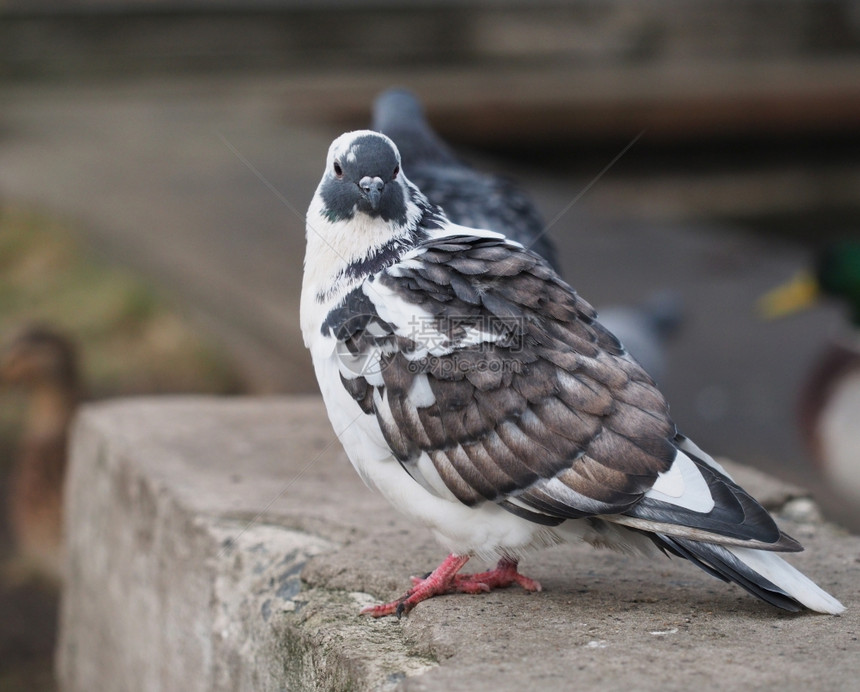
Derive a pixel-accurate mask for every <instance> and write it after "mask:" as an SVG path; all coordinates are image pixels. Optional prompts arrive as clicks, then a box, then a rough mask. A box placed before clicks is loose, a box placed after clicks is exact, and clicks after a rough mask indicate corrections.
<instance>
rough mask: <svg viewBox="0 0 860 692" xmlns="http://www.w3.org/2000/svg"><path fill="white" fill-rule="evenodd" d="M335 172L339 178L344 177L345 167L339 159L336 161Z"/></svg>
mask: <svg viewBox="0 0 860 692" xmlns="http://www.w3.org/2000/svg"><path fill="white" fill-rule="evenodd" d="M334 174H335V175H336V176H337V177H338V178H341V177H343V168H341V167H340V163H339V162H338V161H335V162H334Z"/></svg>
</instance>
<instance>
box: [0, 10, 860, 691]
mask: <svg viewBox="0 0 860 692" xmlns="http://www.w3.org/2000/svg"><path fill="white" fill-rule="evenodd" d="M390 86H403V87H408V88H409V89H411V90H412V91H414V92H415V93H416V94H417V95H418V96H419V97H420V98H421V99H422V101H423V102H424V104H425V107H426V110H427V114H428V117H429V120H430V122H431V123H432V124H433V126H434V127H435V128H436V130H437V131H438V132H439V133H440V135H441V136H442V137H444V138H445V139H446V140H447V141H448V142H449V143H451V144H452V146H454V147H455V148H456V150H457V151H458V152H459V153H460V154H462V156H463V157H464V158H465V159H466V160H468V161H469V162H471V163H472V164H474V165H475V166H476V167H478V168H481V169H483V170H488V171H494V172H497V173H503V174H506V175H508V176H510V177H512V178H514V179H515V180H517V181H518V182H519V184H520V185H521V186H522V187H523V188H524V189H525V190H526V191H527V192H528V193H529V194H530V195H531V196H532V197H533V198H534V199H535V200H536V202H537V204H538V206H539V207H540V210H541V212H542V213H543V215H544V217H545V218H546V219H547V221H548V222H549V223H550V231H549V235H550V237H551V239H552V241H553V242H554V243H555V244H556V246H557V248H558V251H559V257H560V263H561V265H562V271H563V274H564V276H565V278H567V280H568V281H569V282H570V283H571V284H572V285H573V286H574V287H575V288H576V289H577V290H578V291H579V293H580V294H582V295H583V296H584V297H585V298H586V299H588V300H589V301H590V302H592V303H593V304H595V305H596V306H597V307H598V309H601V310H602V309H607V310H608V309H609V308H612V307H614V306H619V305H620V306H627V307H633V308H635V307H637V306H640V305H642V304H643V303H645V302H647V301H648V300H649V297H650V296H653V295H654V294H656V293H658V292H668V294H669V295H670V296H673V300H674V301H675V304H676V305H677V306H678V309H679V311H680V313H679V315H680V317H681V321H680V325H679V327H678V329H677V331H676V332H675V334H674V335H673V336H672V338H671V339H670V340H668V341H667V342H666V344H665V353H664V356H665V363H666V369H665V374H664V375H663V377H662V378H661V380H662V381H661V385H662V389H663V390H664V392H665V393H666V395H667V397H668V399H669V401H670V402H671V405H672V412H673V414H674V417H675V419H676V421H677V422H678V424H679V426H680V428H681V430H682V431H684V432H685V433H686V434H687V435H688V436H690V437H692V438H693V439H695V440H696V441H697V442H698V444H700V445H701V446H702V447H704V448H705V449H708V450H709V451H710V452H712V453H713V454H715V455H722V456H727V457H731V458H733V459H734V460H736V461H739V462H742V463H746V464H749V465H753V466H756V467H758V468H760V469H762V470H764V471H766V472H768V473H771V474H773V475H775V476H777V477H780V478H782V479H785V480H788V481H791V482H794V483H797V484H798V485H801V486H804V487H807V488H811V489H812V490H813V492H814V493H815V496H816V498H817V499H818V500H819V502H820V504H821V506H822V508H823V510H824V511H825V513H826V514H827V515H828V516H829V517H831V518H833V519H835V520H837V521H839V522H840V523H842V524H843V525H844V526H846V527H849V528H851V529H854V530H856V529H858V527H860V500H852V499H851V498H850V497H849V496H848V494H847V493H846V492H845V491H844V489H840V488H839V487H833V484H832V483H828V482H827V474H826V473H822V467H821V465H820V464H819V465H816V464H814V463H813V454H812V453H811V451H810V450H809V448H808V447H807V446H805V445H804V442H803V439H802V437H801V434H800V430H801V427H802V425H801V421H800V420H799V417H798V409H799V406H800V400H801V396H802V391H803V388H804V386H805V385H804V383H806V382H808V381H809V378H810V377H811V376H812V375H811V373H812V372H813V371H814V369H815V368H816V363H817V362H818V361H819V359H820V358H821V357H822V354H824V353H826V351H827V349H828V344H831V343H832V342H833V341H834V339H839V338H842V337H840V335H843V334H849V333H851V330H852V326H851V325H850V323H849V319H848V318H849V311H848V310H847V309H846V305H845V304H844V302H842V303H840V302H839V301H830V302H822V303H820V304H819V305H817V306H816V307H815V308H813V309H811V310H808V311H806V312H803V313H800V314H797V315H794V316H790V317H786V318H784V319H780V320H766V319H763V318H762V316H761V314H760V311H759V310H758V309H757V301H758V299H759V297H760V296H761V295H763V294H764V293H765V292H767V291H768V290H769V289H771V288H773V287H774V286H776V285H778V284H780V283H782V282H784V281H786V280H788V279H789V278H790V277H791V276H792V275H794V274H795V273H796V272H797V271H798V270H800V269H803V268H811V267H813V266H814V263H815V257H816V256H817V253H818V252H819V251H820V250H821V248H822V247H823V246H826V245H827V244H828V243H830V242H831V241H833V240H834V239H838V238H842V239H844V238H849V239H850V238H854V239H857V238H860V5H858V4H857V3H855V2H851V1H850V0H843V1H838V0H786V1H783V2H777V1H764V0H746V1H737V2H730V1H728V0H722V1H718V0H708V1H703V2H696V3H687V2H657V3H648V4H647V5H645V4H644V3H637V2H633V1H630V0H628V1H621V0H619V1H613V0H588V1H586V0H570V1H568V2H562V1H560V0H558V1H554V2H551V1H543V0H537V1H533V2H525V1H524V0H519V1H518V0H496V1H493V0H483V1H482V2H467V1H466V0H460V1H457V0H435V1H434V0H422V1H420V2H403V1H399V2H398V1H395V0H353V1H352V2H347V1H346V0H326V1H322V2H309V1H307V0H246V1H244V2H239V1H238V0H208V1H207V0H149V1H146V0H129V1H123V0H90V1H89V2H87V1H83V0H78V1H75V0H67V1H66V2H58V1H56V2H49V1H41V2H40V1H38V0H29V1H28V0H17V1H16V0H0V340H2V342H3V343H4V344H5V346H4V350H3V355H2V357H0V381H2V382H0V387H2V389H0V493H2V495H0V496H2V498H3V500H2V501H0V502H2V507H0V508H2V512H0V514H2V516H3V520H2V521H0V557H2V559H3V562H4V569H3V571H2V573H0V690H24V689H27V690H38V689H44V690H50V689H53V682H52V680H53V678H52V674H51V656H52V654H51V652H52V647H53V632H54V627H55V622H54V620H55V617H56V583H57V576H56V567H55V565H54V566H52V556H53V560H54V562H55V561H56V538H55V537H52V534H51V530H50V527H51V526H52V524H51V522H52V521H54V522H55V523H56V521H57V520H56V518H55V519H51V517H52V516H54V515H53V514H52V512H53V513H54V514H56V511H57V507H56V504H57V502H58V500H57V499H56V498H57V497H58V496H57V492H56V491H57V487H58V485H59V484H60V483H61V476H62V474H61V471H62V464H63V463H64V460H63V458H62V450H63V449H64V445H65V440H66V435H67V433H68V424H69V421H70V420H71V419H72V418H73V415H74V410H75V408H76V406H77V405H78V403H79V402H80V401H83V400H91V399H102V398H107V397H114V396H125V395H136V394H151V393H176V392H205V393H216V394H236V393H249V394H269V393H310V392H316V383H315V381H314V378H313V374H312V370H311V367H310V360H309V358H308V357H307V354H306V352H305V350H304V348H303V346H302V343H301V336H300V332H299V326H298V297H299V291H300V285H301V271H302V266H301V260H302V256H303V253H304V213H305V210H306V208H307V205H308V202H309V201H310V198H311V195H312V194H313V190H314V189H315V187H316V184H317V182H318V180H319V177H320V175H321V173H322V169H323V165H324V161H325V154H326V151H327V148H328V145H329V143H330V141H331V140H332V139H333V138H334V137H335V136H337V135H338V134H340V133H341V132H343V131H344V130H347V129H356V128H360V127H366V126H367V125H368V124H369V118H370V108H371V104H372V101H373V99H374V97H375V96H376V95H377V94H378V93H379V92H380V91H381V90H383V89H385V88H387V87H390ZM639 135H641V136H640V137H639V139H637V140H636V142H635V144H634V145H633V146H631V147H629V149H627V150H626V151H625V148H626V147H628V145H629V144H630V143H631V142H632V141H633V140H634V139H635V138H636V137H637V136H639ZM622 152H624V154H623V156H621V157H620V158H618V156H619V154H621V153H622ZM616 159H617V160H616ZM613 161H615V163H614V164H613V165H611V166H610V167H608V168H607V166H609V164H610V163H611V162H613ZM406 173H407V175H408V173H409V171H408V170H407V171H406ZM583 193H584V194H583ZM858 367H860V366H858ZM849 415H853V413H851V414H849ZM857 418H858V422H860V411H858V412H857ZM805 423H806V424H808V425H809V424H811V423H810V421H809V420H807V421H806V422H805ZM58 450H60V451H58ZM858 463H860V462H858ZM58 479H60V480H58ZM22 497H23V498H25V499H26V501H24V500H22V499H21V498H22ZM27 498H29V499H27ZM28 503H29V504H28ZM40 503H41V504H40ZM52 503H53V505H52ZM7 517H8V519H7ZM46 527H47V528H46ZM16 545H17V547H15V546H16ZM46 555H47V559H46Z"/></svg>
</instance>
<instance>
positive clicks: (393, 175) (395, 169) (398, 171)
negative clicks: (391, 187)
mask: <svg viewBox="0 0 860 692" xmlns="http://www.w3.org/2000/svg"><path fill="white" fill-rule="evenodd" d="M399 173H400V166H395V167H394V173H392V174H391V179H392V180H394V179H395V178H396V177H397V175H398V174H399Z"/></svg>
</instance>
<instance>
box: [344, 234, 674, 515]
mask: <svg viewBox="0 0 860 692" xmlns="http://www.w3.org/2000/svg"><path fill="white" fill-rule="evenodd" d="M425 247H426V249H425V251H424V252H423V254H421V255H420V260H421V261H420V262H407V263H403V264H401V265H395V267H394V268H393V270H392V271H386V272H383V273H381V274H380V275H379V276H378V279H377V280H378V281H379V282H380V283H381V284H382V285H383V286H385V287H386V288H387V289H389V290H392V291H393V292H394V293H395V294H396V295H398V296H399V297H400V298H401V299H402V300H403V301H404V302H405V303H406V304H412V305H414V306H420V308H421V310H423V311H426V312H427V313H429V314H430V316H431V324H429V325H428V324H424V325H421V327H420V330H425V334H424V336H426V330H428V329H430V330H432V331H433V333H434V335H435V336H437V337H438V335H444V337H445V340H443V343H444V345H445V346H446V347H447V348H446V349H445V350H444V351H443V352H442V355H436V356H433V355H431V356H426V357H424V358H420V359H417V358H414V354H415V353H417V352H420V346H421V345H420V343H418V344H416V343H415V340H416V339H417V340H419V341H420V339H421V338H422V335H421V334H420V333H418V334H411V335H408V336H404V334H405V333H406V331H407V330H405V329H404V325H403V324H398V325H393V326H392V327H391V329H396V330H398V342H399V345H400V350H399V351H398V352H397V353H395V354H393V356H392V357H391V361H390V363H388V364H387V366H386V367H385V368H384V369H383V370H382V373H381V374H382V379H383V382H384V392H385V399H384V402H385V403H387V407H388V408H389V411H381V410H379V408H380V406H375V407H374V411H375V412H376V414H377V418H378V420H379V423H380V425H381V427H382V430H383V434H384V435H385V437H386V439H387V440H388V442H389V444H390V445H391V447H392V449H393V450H394V453H395V455H396V456H397V458H398V459H400V460H401V463H403V464H404V466H405V467H406V468H407V470H409V471H410V473H412V474H413V475H414V474H415V473H416V472H417V470H416V468H415V465H416V462H417V460H418V458H419V456H420V455H421V454H422V453H427V454H428V455H429V457H430V459H431V461H432V462H433V465H434V467H435V468H436V470H437V472H438V473H439V476H440V477H441V478H442V480H443V482H444V483H445V485H446V486H447V487H448V488H449V489H450V490H451V492H452V493H453V494H454V495H455V496H456V497H457V498H458V499H459V500H461V501H462V502H464V503H466V504H469V505H472V504H475V503H479V502H482V501H487V500H489V501H495V502H500V503H502V506H506V504H505V502H504V501H505V498H507V497H509V496H514V497H517V498H518V499H519V500H520V501H521V502H525V503H526V504H527V505H531V506H533V507H534V508H535V509H536V510H537V511H540V512H547V513H550V514H554V515H556V516H559V517H571V516H583V515H587V514H590V513H595V512H601V513H606V512H610V511H616V512H617V511H621V510H623V509H626V508H627V507H629V506H631V505H632V504H634V503H635V502H636V501H637V500H639V499H640V498H641V496H642V494H643V493H644V492H645V491H647V490H648V488H650V486H651V485H652V484H653V482H654V480H655V479H656V477H657V474H658V473H660V472H661V471H664V470H666V469H667V468H668V467H669V465H670V463H671V461H672V459H673V457H674V454H675V448H674V447H673V445H672V443H671V440H672V438H673V437H674V435H675V428H674V425H673V424H672V422H671V420H670V419H669V417H668V410H667V406H666V404H665V401H664V400H663V397H662V396H661V395H660V394H659V392H658V391H657V390H656V388H655V387H654V383H653V382H652V381H651V379H650V378H649V377H648V375H647V374H645V373H644V371H642V370H641V368H639V367H638V366H637V365H636V364H635V363H633V362H631V361H629V360H628V359H626V358H625V357H624V351H623V348H622V347H621V345H620V344H619V343H618V341H617V340H616V339H615V337H614V336H612V335H611V334H610V333H609V332H607V331H606V330H604V329H603V328H602V327H601V326H600V325H599V324H598V323H596V322H595V321H594V317H595V313H594V310H593V309H592V308H591V306H590V305H589V304H588V303H586V302H585V301H583V300H582V299H581V298H579V297H578V296H577V295H576V294H575V293H574V292H573V291H572V290H571V289H570V288H569V287H568V286H567V285H566V284H564V282H562V281H561V280H560V279H559V278H558V277H557V276H556V275H555V274H554V273H553V272H552V271H551V270H550V269H549V268H548V267H547V266H546V265H545V264H544V263H543V262H542V260H541V259H540V258H538V257H537V256H536V255H533V254H531V253H529V252H525V251H519V252H517V251H512V250H511V248H510V246H505V245H504V244H503V241H500V240H495V239H484V238H466V237H458V238H451V239H446V240H444V241H435V242H433V241H431V242H429V243H428V244H426V246H425ZM357 300H358V299H357ZM360 302H361V303H362V307H363V308H365V309H366V308H367V305H366V302H365V300H364V299H361V301H360ZM380 322H381V321H380ZM386 326H387V325H386ZM469 329H472V330H473V331H474V330H476V329H478V330H481V331H482V332H484V333H485V334H486V335H487V337H486V338H487V341H485V342H484V343H481V344H479V345H464V344H463V343H462V340H463V339H464V337H465V335H466V333H467V330H469ZM420 330H419V331H420ZM352 338H354V339H357V340H359V342H360V340H361V338H362V337H361V335H360V334H358V335H356V334H353V335H352ZM436 343H437V345H438V341H437V342H436ZM359 346H360V344H359ZM410 352H411V353H412V354H413V359H412V360H410V359H409V358H408V357H407V355H408V354H410ZM436 352H437V353H439V352H440V351H439V350H438V349H437V351H436ZM405 354H406V355H405ZM416 377H426V378H427V383H428V384H429V387H430V390H431V391H432V393H433V397H434V399H435V401H434V402H433V403H432V404H431V405H427V406H423V407H416V406H415V405H414V403H413V402H412V401H411V399H410V391H411V388H412V386H413V381H414V379H415V378H416ZM363 380H364V378H362V377H357V378H355V379H353V380H350V381H345V382H344V384H345V386H346V387H347V389H348V390H349V391H350V393H351V394H352V396H353V397H354V398H355V399H356V400H357V401H359V403H360V404H361V405H362V408H363V410H365V411H366V412H369V411H368V404H369V403H370V402H372V401H373V397H372V396H371V395H370V394H369V393H368V389H369V388H370V385H368V384H367V383H366V382H364V383H363V384H362V381H363ZM370 389H372V388H370ZM377 400H379V398H378V397H377ZM380 401H381V400H380ZM382 405H384V404H382ZM552 478H558V480H559V481H561V483H563V484H565V485H567V486H570V488H571V489H572V490H573V491H575V492H573V493H569V496H570V497H573V498H576V497H577V494H579V496H582V499H583V502H582V505H583V506H572V505H571V504H570V503H569V499H570V497H568V498H560V497H558V493H557V492H556V493H553V492H550V491H548V490H547V489H546V487H545V485H546V481H548V480H549V479H552ZM506 508H508V509H511V507H510V506H507V507H506ZM512 511H514V510H512Z"/></svg>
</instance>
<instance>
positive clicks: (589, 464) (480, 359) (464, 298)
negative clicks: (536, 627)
mask: <svg viewBox="0 0 860 692" xmlns="http://www.w3.org/2000/svg"><path fill="white" fill-rule="evenodd" d="M306 235H307V248H306V255H305V261H304V275H303V282H302V296H301V328H302V334H303V338H304V342H305V345H306V346H307V348H308V349H309V350H310V353H311V357H312V360H313V365H314V370H315V373H316V376H317V379H318V382H319V386H320V390H321V392H322V396H323V400H324V402H325V406H326V410H327V412H328V415H329V418H330V420H331V423H332V425H333V427H334V430H335V433H336V434H337V436H338V438H339V439H340V442H341V443H342V445H343V447H344V450H345V451H346V454H347V456H348V457H349V459H350V461H351V463H352V465H353V466H354V468H355V469H356V471H357V472H358V474H359V475H360V476H361V478H362V479H363V480H364V481H365V483H366V484H367V485H368V486H370V487H371V488H373V489H375V490H377V491H378V492H379V493H380V494H382V495H383V496H384V497H385V498H386V499H387V500H388V501H389V502H390V503H391V504H392V505H393V506H394V507H395V508H396V509H397V510H399V511H400V512H402V513H403V514H405V515H407V516H410V517H412V518H414V519H415V520H417V521H418V522H420V523H422V524H423V525H424V526H426V527H427V528H429V529H430V531H431V532H432V534H433V535H434V536H435V537H436V538H437V539H438V540H439V542H440V543H441V544H442V545H443V547H444V548H445V549H446V550H447V551H448V556H447V557H446V558H445V559H444V560H443V561H442V563H441V564H440V565H439V566H438V567H437V568H436V569H435V570H434V571H433V572H431V573H430V574H429V575H427V576H426V577H424V578H414V579H413V585H412V587H411V588H410V589H409V590H408V591H406V592H405V593H404V594H403V596H401V597H400V598H398V599H396V600H394V601H392V602H390V603H384V604H379V605H373V606H368V607H367V608H364V609H362V611H361V612H362V613H363V614H366V615H369V616H372V617H382V616H386V615H392V614H393V615H397V616H398V617H399V616H401V615H403V614H407V613H409V612H410V611H411V609H412V608H414V607H415V606H416V605H417V604H418V603H421V602H422V601H425V600H426V599H429V598H431V597H434V596H438V595H441V594H448V593H456V592H462V593H481V592H485V591H489V590H491V589H494V588H502V587H506V586H511V585H514V584H516V585H519V586H521V587H522V588H524V589H526V590H528V591H539V590H540V588H541V587H540V584H539V583H538V582H537V581H535V580H533V579H530V578H529V577H527V576H525V575H523V574H521V573H520V572H519V560H520V559H521V558H522V557H523V556H524V555H527V554H529V553H530V552H531V551H533V550H536V549H539V548H541V547H545V546H551V545H555V544H558V543H561V542H564V541H571V540H574V541H586V542H588V543H590V544H592V545H595V546H601V547H611V548H615V549H618V550H621V551H627V552H636V553H643V554H645V555H653V554H660V553H663V554H668V555H672V556H677V557H682V558H686V559H687V560H689V561H691V562H692V563H693V564H695V565H696V566H698V567H700V568H702V569H703V570H705V571H706V572H708V573H709V574H711V575H713V576H715V577H718V578H720V579H723V580H725V581H731V582H735V583H736V584H738V585H740V586H741V587H742V588H744V589H746V590H747V591H748V592H750V593H751V594H753V595H754V596H757V597H758V598H760V599H762V600H763V601H765V602H767V603H770V604H772V605H774V606H776V607H778V608H782V609H785V610H789V611H797V610H800V609H801V608H802V607H806V608H809V609H811V610H814V611H819V612H823V613H831V614H838V613H840V612H842V611H843V610H844V607H843V606H842V604H841V603H839V601H837V600H836V599H835V598H834V597H833V596H831V595H829V594H828V593H826V592H825V591H823V590H822V589H821V588H819V587H818V586H817V585H815V584H814V583H813V582H812V581H811V580H810V579H808V578H807V577H805V576H804V575H803V574H801V573H800V572H799V571H798V570H796V569H795V568H793V567H792V566H791V565H789V564H788V563H787V562H785V561H784V560H783V559H782V558H781V557H780V556H779V555H777V553H778V552H794V551H799V550H801V546H800V545H799V544H798V542H797V541H795V540H794V539H793V538H791V537H790V536H788V535H787V534H785V533H783V532H782V531H781V530H780V529H779V527H778V526H777V524H776V523H775V521H774V520H773V518H772V517H771V516H770V515H769V514H768V513H767V511H766V510H765V509H764V508H762V506H761V505H760V504H759V503H758V502H756V500H755V499H753V497H751V496H750V495H749V494H748V493H747V492H746V491H744V490H743V489H742V488H741V487H740V486H738V485H737V484H736V483H735V482H734V481H733V480H732V479H731V477H730V476H729V474H728V473H727V472H726V471H725V469H723V468H722V467H721V466H720V465H719V464H718V463H717V462H715V461H714V460H713V459H712V458H711V457H710V456H709V455H707V454H706V453H705V452H704V451H702V450H701V449H700V448H699V447H698V446H697V445H696V444H695V443H693V442H692V441H691V440H690V439H689V438H687V437H685V436H683V435H682V434H680V433H679V432H678V430H677V429H676V426H675V424H674V423H673V421H672V419H671V418H670V416H669V410H668V404H667V403H666V400H665V399H664V398H663V396H662V395H661V393H660V392H659V391H658V389H657V387H656V385H655V383H654V381H653V380H652V379H651V377H650V376H649V375H648V374H647V373H646V372H645V371H644V370H643V369H642V368H641V366H639V365H638V364H637V363H636V362H635V361H634V360H633V359H631V358H630V357H629V356H628V354H627V352H626V351H625V349H624V347H623V345H622V344H621V343H620V342H619V341H618V339H617V338H615V337H614V336H613V335H612V334H611V333H610V332H609V331H608V330H607V329H605V328H604V327H603V326H602V325H601V324H600V322H599V321H598V319H597V315H596V313H595V311H594V309H593V308H592V307H591V306H590V305H589V304H588V303H587V302H586V301H585V300H584V299H582V298H581V297H580V296H579V295H577V293H576V292H575V291H574V290H573V289H572V288H571V287H570V286H569V285H568V284H567V283H566V282H565V281H564V280H562V279H561V278H560V277H559V275H558V274H557V273H556V272H555V271H554V270H553V269H552V267H551V266H550V265H549V264H548V263H547V261H546V260H545V259H544V258H542V257H541V256H540V255H538V254H536V253H534V252H532V251H530V250H527V249H526V248H524V247H523V246H522V245H521V244H520V243H518V242H516V241H514V240H512V239H511V238H510V237H509V236H506V235H504V234H501V233H496V232H493V231H492V230H491V229H477V228H469V227H466V226H460V225H457V224H455V223H453V222H451V221H450V220H449V219H448V218H447V217H446V215H445V213H444V212H443V211H442V209H441V208H440V207H438V206H436V205H434V204H432V203H431V202H430V201H429V200H428V198H427V197H426V196H425V195H424V194H422V192H421V191H420V190H419V188H418V187H416V186H415V185H414V184H413V183H412V182H411V181H410V180H409V179H408V178H407V177H406V173H405V171H404V169H403V166H402V163H401V158H400V154H399V151H398V149H397V147H396V145H395V144H394V142H393V141H392V140H391V139H389V138H388V137H387V136H385V135H383V134H381V133H378V132H374V131H370V130H360V131H355V132H347V133H345V134H343V135H341V136H340V137H338V138H337V139H335V140H334V141H333V142H332V144H331V147H330V149H329V151H328V155H327V159H326V164H325V170H324V172H323V176H322V179H321V181H320V183H319V186H318V187H317V190H316V192H315V194H314V196H313V199H312V200H311V203H310V206H309V208H308V213H307V227H306ZM473 556H477V557H480V558H483V559H490V560H494V561H497V563H496V566H495V568H493V569H490V570H487V571H484V572H480V573H475V574H461V573H460V570H461V569H462V568H463V567H464V566H465V564H466V563H467V562H468V561H469V559H471V558H472V557H473Z"/></svg>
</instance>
